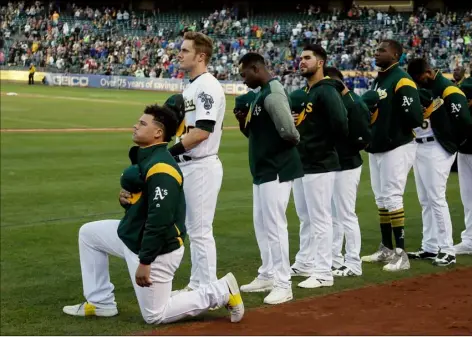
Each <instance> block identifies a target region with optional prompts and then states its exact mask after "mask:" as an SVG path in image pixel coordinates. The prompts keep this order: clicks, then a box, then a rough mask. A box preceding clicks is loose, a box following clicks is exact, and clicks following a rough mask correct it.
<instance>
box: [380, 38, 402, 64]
mask: <svg viewBox="0 0 472 337" xmlns="http://www.w3.org/2000/svg"><path fill="white" fill-rule="evenodd" d="M382 42H384V43H387V44H388V46H389V47H390V48H392V49H393V50H394V51H395V54H397V60H400V57H401V56H402V54H403V47H402V45H401V43H400V42H398V41H395V40H389V39H387V40H383V41H382Z"/></svg>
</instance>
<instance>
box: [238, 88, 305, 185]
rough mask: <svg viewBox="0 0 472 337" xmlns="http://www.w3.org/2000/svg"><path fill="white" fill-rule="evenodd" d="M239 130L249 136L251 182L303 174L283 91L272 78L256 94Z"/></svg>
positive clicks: (294, 132) (294, 131) (288, 177)
mask: <svg viewBox="0 0 472 337" xmlns="http://www.w3.org/2000/svg"><path fill="white" fill-rule="evenodd" d="M242 132H243V133H244V134H245V135H246V136H247V137H248V138H249V167H250V169H251V174H252V177H253V183H254V184H255V185H259V184H263V183H266V182H270V181H274V180H277V179H278V180H279V181H280V182H285V181H290V180H294V179H296V178H299V177H301V176H303V170H302V166H301V162H300V156H299V155H298V152H297V149H296V147H295V146H296V144H297V143H298V141H299V137H300V136H299V134H298V131H297V130H296V128H295V125H294V123H293V118H292V115H291V111H290V105H289V101H288V97H287V94H286V92H285V90H284V88H283V86H282V84H281V83H280V82H279V81H277V80H276V79H272V80H270V81H269V82H268V83H267V84H265V85H264V86H262V88H261V90H260V91H259V92H258V93H257V94H256V97H255V99H254V101H253V102H252V104H251V108H250V110H249V113H248V115H247V118H246V123H245V126H244V128H243V129H242Z"/></svg>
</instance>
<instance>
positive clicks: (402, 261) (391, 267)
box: [383, 248, 410, 271]
mask: <svg viewBox="0 0 472 337" xmlns="http://www.w3.org/2000/svg"><path fill="white" fill-rule="evenodd" d="M407 269H410V260H409V259H408V255H407V254H406V252H405V251H404V250H403V249H401V248H395V255H394V256H393V258H392V260H391V261H390V262H389V263H388V264H386V265H385V266H384V267H383V270H385V271H400V270H407Z"/></svg>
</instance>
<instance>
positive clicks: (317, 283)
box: [298, 276, 334, 289]
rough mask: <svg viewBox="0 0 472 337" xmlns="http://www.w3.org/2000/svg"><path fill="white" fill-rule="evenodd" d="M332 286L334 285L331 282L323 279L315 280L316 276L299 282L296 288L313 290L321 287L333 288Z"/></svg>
mask: <svg viewBox="0 0 472 337" xmlns="http://www.w3.org/2000/svg"><path fill="white" fill-rule="evenodd" d="M333 284H334V281H333V280H323V279H320V278H317V277H316V276H311V277H309V278H307V279H306V280H305V281H303V282H300V283H299V284H298V286H299V287H300V288H306V289H313V288H321V287H331V286H333Z"/></svg>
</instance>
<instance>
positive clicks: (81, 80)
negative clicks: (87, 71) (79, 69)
mask: <svg viewBox="0 0 472 337" xmlns="http://www.w3.org/2000/svg"><path fill="white" fill-rule="evenodd" d="M52 80H53V83H54V84H55V85H68V86H71V87H75V86H79V87H86V86H88V78H87V77H82V76H54V77H53V78H52Z"/></svg>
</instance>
